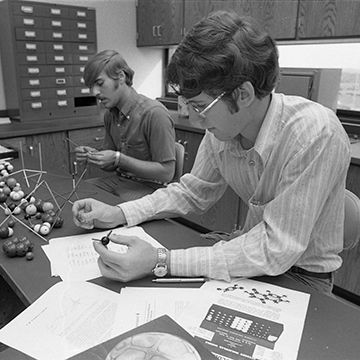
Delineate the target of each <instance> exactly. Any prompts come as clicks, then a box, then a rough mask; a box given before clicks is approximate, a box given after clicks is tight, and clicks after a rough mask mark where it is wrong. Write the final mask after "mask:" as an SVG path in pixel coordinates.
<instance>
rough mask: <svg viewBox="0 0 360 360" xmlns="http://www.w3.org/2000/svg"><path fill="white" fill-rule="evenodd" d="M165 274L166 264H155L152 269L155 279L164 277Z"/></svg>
mask: <svg viewBox="0 0 360 360" xmlns="http://www.w3.org/2000/svg"><path fill="white" fill-rule="evenodd" d="M166 274H167V265H166V264H157V265H156V267H155V269H154V275H155V276H157V277H164V276H165V275H166Z"/></svg>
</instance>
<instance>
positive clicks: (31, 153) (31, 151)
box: [29, 145, 34, 156]
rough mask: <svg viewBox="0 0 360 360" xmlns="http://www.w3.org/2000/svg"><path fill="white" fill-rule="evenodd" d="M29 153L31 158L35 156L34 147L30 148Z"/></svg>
mask: <svg viewBox="0 0 360 360" xmlns="http://www.w3.org/2000/svg"><path fill="white" fill-rule="evenodd" d="M29 153H30V155H31V156H34V147H33V146H32V145H30V146H29Z"/></svg>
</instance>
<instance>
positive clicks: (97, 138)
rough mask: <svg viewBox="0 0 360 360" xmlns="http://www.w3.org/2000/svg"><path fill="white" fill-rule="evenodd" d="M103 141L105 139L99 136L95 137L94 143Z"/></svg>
mask: <svg viewBox="0 0 360 360" xmlns="http://www.w3.org/2000/svg"><path fill="white" fill-rule="evenodd" d="M101 140H104V137H98V136H96V137H94V141H101Z"/></svg>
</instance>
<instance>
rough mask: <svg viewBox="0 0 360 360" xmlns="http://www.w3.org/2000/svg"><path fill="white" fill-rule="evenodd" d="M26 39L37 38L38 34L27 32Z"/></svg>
mask: <svg viewBox="0 0 360 360" xmlns="http://www.w3.org/2000/svg"><path fill="white" fill-rule="evenodd" d="M25 37H27V38H35V37H36V32H35V31H25Z"/></svg>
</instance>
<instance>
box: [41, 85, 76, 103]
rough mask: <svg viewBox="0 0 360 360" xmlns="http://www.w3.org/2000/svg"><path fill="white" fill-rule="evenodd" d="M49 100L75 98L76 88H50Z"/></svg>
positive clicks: (48, 91)
mask: <svg viewBox="0 0 360 360" xmlns="http://www.w3.org/2000/svg"><path fill="white" fill-rule="evenodd" d="M47 93H48V97H49V99H59V100H61V99H66V98H72V97H74V88H73V87H66V88H58V89H56V88H50V89H47Z"/></svg>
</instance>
